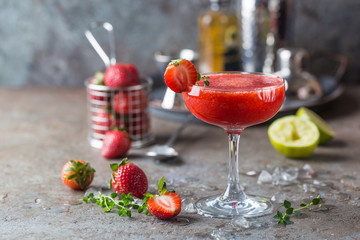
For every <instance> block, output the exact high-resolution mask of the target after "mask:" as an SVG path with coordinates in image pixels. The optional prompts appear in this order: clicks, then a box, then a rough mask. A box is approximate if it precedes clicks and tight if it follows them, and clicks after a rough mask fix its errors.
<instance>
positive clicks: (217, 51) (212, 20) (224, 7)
mask: <svg viewBox="0 0 360 240" xmlns="http://www.w3.org/2000/svg"><path fill="white" fill-rule="evenodd" d="M209 4H210V5H209V9H208V10H207V11H206V12H205V13H204V14H202V15H201V16H200V17H199V18H198V34H199V36H198V39H199V46H198V54H199V59H198V68H199V71H200V72H218V71H236V70H240V54H239V34H238V33H239V30H238V18H237V15H236V12H235V10H234V6H233V4H232V1H231V0H209Z"/></svg>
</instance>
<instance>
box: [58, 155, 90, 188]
mask: <svg viewBox="0 0 360 240" xmlns="http://www.w3.org/2000/svg"><path fill="white" fill-rule="evenodd" d="M94 173H95V169H93V168H92V167H91V166H90V164H89V163H87V162H85V161H83V160H79V159H74V160H70V161H68V162H66V163H65V165H64V166H63V168H62V171H61V180H62V181H63V183H64V184H65V185H66V186H68V187H69V188H71V189H75V190H78V189H85V188H86V187H87V186H89V185H90V184H91V182H92V180H93V179H94Z"/></svg>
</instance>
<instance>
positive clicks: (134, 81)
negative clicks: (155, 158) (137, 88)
mask: <svg viewBox="0 0 360 240" xmlns="http://www.w3.org/2000/svg"><path fill="white" fill-rule="evenodd" d="M124 67H125V68H126V69H127V70H128V73H129V76H130V78H131V85H138V84H140V83H141V81H140V75H139V72H138V70H137V68H136V67H135V65H133V64H131V63H125V64H124Z"/></svg>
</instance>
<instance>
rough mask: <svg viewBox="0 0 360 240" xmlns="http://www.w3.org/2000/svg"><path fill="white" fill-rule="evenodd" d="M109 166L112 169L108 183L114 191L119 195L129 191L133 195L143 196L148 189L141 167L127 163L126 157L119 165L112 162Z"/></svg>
mask: <svg viewBox="0 0 360 240" xmlns="http://www.w3.org/2000/svg"><path fill="white" fill-rule="evenodd" d="M110 167H111V169H112V170H113V175H112V179H111V182H110V185H111V186H112V188H113V189H114V191H115V192H117V193H118V194H119V195H121V194H122V193H125V194H128V193H131V195H132V196H134V197H137V198H143V196H144V193H146V191H147V189H148V180H147V178H146V175H145V173H144V172H143V170H141V168H139V167H138V166H136V165H135V164H132V163H129V160H128V159H127V158H124V159H123V160H122V161H121V162H120V164H119V165H118V164H116V163H114V164H111V165H110Z"/></svg>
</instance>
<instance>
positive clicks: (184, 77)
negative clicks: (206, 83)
mask: <svg viewBox="0 0 360 240" xmlns="http://www.w3.org/2000/svg"><path fill="white" fill-rule="evenodd" d="M164 79H165V83H166V85H167V86H168V87H169V88H170V89H171V90H173V91H174V92H176V93H182V92H189V91H190V90H191V86H192V85H195V84H196V82H197V81H199V80H200V74H199V73H198V72H197V71H196V67H195V65H194V64H192V63H191V62H190V61H189V60H186V59H176V60H172V61H171V62H170V63H169V64H168V66H167V67H166V70H165V74H164Z"/></svg>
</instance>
